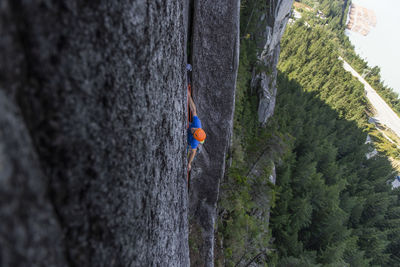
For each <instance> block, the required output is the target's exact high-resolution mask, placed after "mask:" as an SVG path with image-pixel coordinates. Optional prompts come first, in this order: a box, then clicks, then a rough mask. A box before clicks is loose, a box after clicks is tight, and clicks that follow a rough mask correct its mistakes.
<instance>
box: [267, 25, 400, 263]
mask: <svg viewBox="0 0 400 267" xmlns="http://www.w3.org/2000/svg"><path fill="white" fill-rule="evenodd" d="M337 53H338V52H337V45H336V44H335V41H333V40H332V38H330V33H329V32H328V31H326V30H324V29H323V28H321V27H318V26H317V27H314V28H307V27H305V26H302V25H301V23H296V24H295V25H293V26H292V27H290V28H289V29H288V30H287V32H286V35H285V37H284V38H283V40H282V53H281V61H280V64H279V68H280V71H281V73H280V74H279V79H278V93H279V94H278V96H277V99H278V101H277V106H276V111H275V114H276V115H275V116H274V120H276V121H277V123H276V124H277V125H279V126H280V128H279V131H280V132H281V133H282V134H289V135H291V136H293V138H294V139H295V142H293V143H291V145H290V151H289V152H288V153H287V155H286V158H285V160H284V161H283V164H282V165H281V166H279V168H278V169H277V177H278V179H277V187H278V189H277V190H278V192H279V196H280V197H279V200H278V201H277V203H276V208H274V209H273V216H272V218H271V226H272V229H273V236H274V237H275V238H276V242H275V244H276V247H277V249H278V251H279V255H280V262H279V264H278V265H279V266H285V264H292V265H288V266H302V264H303V266H318V264H319V265H320V266H346V265H349V264H350V265H351V266H395V265H398V264H399V261H398V256H397V253H398V252H397V251H396V250H395V249H394V247H396V248H398V246H397V243H398V241H396V239H395V237H398V236H397V235H396V234H394V235H393V236H390V235H389V233H397V232H398V229H399V228H400V226H399V224H396V223H392V224H390V226H389V225H388V222H387V218H388V216H389V214H391V216H392V217H393V219H394V221H396V219H397V218H398V217H397V214H398V213H396V212H395V211H394V210H396V211H397V210H398V209H397V203H395V202H394V201H393V198H394V197H395V199H397V198H398V195H397V194H396V192H393V191H392V190H391V188H390V186H389V185H388V184H387V181H388V180H390V179H391V178H392V177H393V174H392V173H393V169H392V167H391V165H390V163H389V161H388V160H387V159H386V158H383V157H379V156H376V157H374V158H372V159H370V160H367V159H366V157H365V154H366V152H367V151H368V149H369V148H368V145H365V144H364V142H365V140H366V129H367V126H368V125H367V123H366V119H367V118H366V115H365V114H366V110H367V102H366V99H365V97H364V94H363V88H362V86H361V85H360V84H359V83H358V81H356V80H355V79H354V78H353V77H351V75H349V74H348V73H346V71H344V70H343V68H342V67H341V62H340V61H339V60H338V54H337ZM399 230H400V229H399ZM395 244H396V245H395ZM391 246H393V247H391ZM310 253H311V254H310ZM304 255H314V257H305V256H304ZM305 260H308V261H309V262H308V263H307V265H304V264H305V263H304V261H305ZM393 263H395V265H393ZM391 264H392V265H391Z"/></svg>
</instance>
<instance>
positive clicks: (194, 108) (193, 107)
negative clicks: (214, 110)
mask: <svg viewBox="0 0 400 267" xmlns="http://www.w3.org/2000/svg"><path fill="white" fill-rule="evenodd" d="M189 107H190V110H191V111H192V113H193V116H197V110H196V105H195V104H194V101H193V98H192V96H191V95H189Z"/></svg>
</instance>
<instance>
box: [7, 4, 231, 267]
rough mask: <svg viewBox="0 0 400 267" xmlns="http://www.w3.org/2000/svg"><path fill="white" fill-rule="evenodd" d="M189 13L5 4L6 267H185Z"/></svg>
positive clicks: (177, 7) (177, 8)
mask: <svg viewBox="0 0 400 267" xmlns="http://www.w3.org/2000/svg"><path fill="white" fill-rule="evenodd" d="M208 4H209V6H210V7H212V6H213V4H214V3H211V2H210V3H208ZM184 10H185V1H149V2H143V1H127V0H122V1H118V3H117V2H113V1H105V0H101V1H95V2H92V1H77V0H71V1H51V0H50V1H20V0H6V1H2V2H1V4H0V34H1V39H0V58H1V64H0V184H1V186H0V190H1V191H0V192H1V194H0V201H1V202H0V218H1V227H0V236H1V238H0V248H1V249H0V250H1V251H0V265H1V266H4V267H7V266H13V267H14V266H188V265H189V250H188V240H187V236H188V223H187V218H186V214H187V209H188V206H187V191H186V183H185V177H186V163H185V155H184V153H182V152H183V151H185V139H186V136H185V134H186V132H185V129H186V116H185V114H186V113H185V109H186V97H185V92H186V90H185V83H186V81H185V76H184V74H185V63H186V57H185V51H184V49H185V46H186V42H185V26H184ZM231 52H232V51H231ZM200 64H201V62H200ZM232 77H233V76H232ZM199 87H200V86H199ZM199 93H201V91H199ZM231 94H233V93H231ZM205 108H206V106H205V103H204V102H199V109H200V110H201V113H203V114H204V113H205V112H204V109H205ZM210 116H211V115H210ZM210 122H211V120H210ZM205 125H206V127H207V128H208V127H211V126H209V125H207V123H206V124H205ZM210 134H211V131H210ZM211 136H212V134H211ZM210 139H211V138H210ZM206 150H207V148H206V149H205V154H206V153H207V152H206ZM215 164H222V163H220V162H218V163H215Z"/></svg>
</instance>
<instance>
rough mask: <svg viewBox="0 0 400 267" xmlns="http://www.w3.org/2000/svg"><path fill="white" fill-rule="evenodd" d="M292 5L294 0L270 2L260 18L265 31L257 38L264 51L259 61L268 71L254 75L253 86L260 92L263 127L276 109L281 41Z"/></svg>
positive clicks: (259, 115)
mask: <svg viewBox="0 0 400 267" xmlns="http://www.w3.org/2000/svg"><path fill="white" fill-rule="evenodd" d="M292 4H293V0H269V1H268V4H267V5H268V6H269V10H268V12H267V14H263V15H262V16H261V17H260V25H265V31H264V32H263V33H262V36H259V37H258V38H257V39H259V40H261V41H260V43H259V47H260V49H261V50H262V52H261V53H260V55H259V59H260V61H261V62H263V64H264V65H265V67H266V69H267V71H262V72H260V73H254V74H253V79H252V86H253V87H254V88H257V90H258V92H259V107H258V120H259V122H260V123H261V124H262V125H265V124H266V123H267V120H268V118H270V117H271V116H272V115H273V113H274V109H275V99H276V76H277V69H276V66H277V64H278V60H279V53H280V40H281V37H282V35H283V33H284V31H285V28H286V24H287V22H288V20H289V14H290V8H291V6H292ZM260 37H261V38H260Z"/></svg>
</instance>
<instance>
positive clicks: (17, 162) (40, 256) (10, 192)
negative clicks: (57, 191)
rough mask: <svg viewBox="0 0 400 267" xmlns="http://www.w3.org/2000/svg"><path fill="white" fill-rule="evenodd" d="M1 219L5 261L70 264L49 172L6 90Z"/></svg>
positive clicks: (0, 124)
mask: <svg viewBox="0 0 400 267" xmlns="http://www.w3.org/2000/svg"><path fill="white" fill-rule="evenodd" d="M0 89H1V88H0ZM0 221H1V223H0V266H67V265H66V263H67V261H66V258H65V255H64V253H65V249H64V246H63V242H62V239H63V233H62V230H61V228H60V225H59V223H58V221H57V215H56V213H55V212H54V210H53V207H52V205H51V201H50V196H49V195H48V192H47V185H46V179H45V176H44V175H43V173H42V171H41V169H40V165H39V161H38V159H37V156H36V154H35V153H34V148H33V145H32V142H31V140H30V137H29V135H28V131H27V129H26V127H25V125H24V122H23V120H22V118H21V114H20V112H19V109H18V108H17V107H16V106H15V105H14V104H13V102H12V101H10V99H9V98H7V96H6V95H5V94H4V92H3V91H2V90H0Z"/></svg>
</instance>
